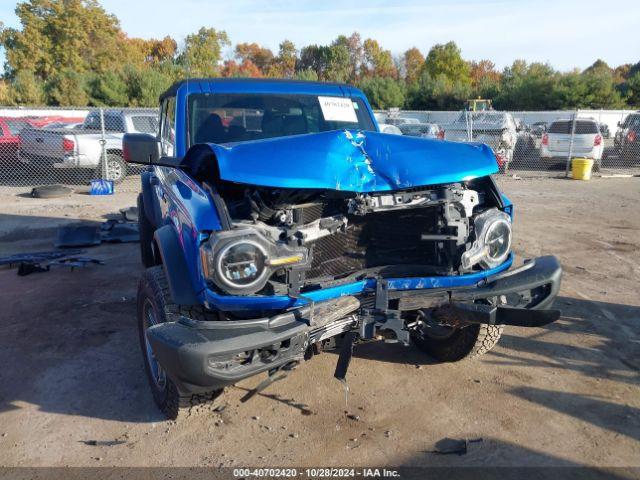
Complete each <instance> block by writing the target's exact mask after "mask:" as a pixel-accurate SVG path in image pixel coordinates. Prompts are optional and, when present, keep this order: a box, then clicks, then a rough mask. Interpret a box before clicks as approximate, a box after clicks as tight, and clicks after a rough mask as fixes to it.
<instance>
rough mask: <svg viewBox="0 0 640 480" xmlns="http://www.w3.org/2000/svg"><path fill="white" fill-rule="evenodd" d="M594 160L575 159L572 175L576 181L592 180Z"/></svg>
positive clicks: (572, 162) (572, 163) (572, 165)
mask: <svg viewBox="0 0 640 480" xmlns="http://www.w3.org/2000/svg"><path fill="white" fill-rule="evenodd" d="M592 168H593V160H591V159H590V158H574V159H573V160H571V173H572V174H573V179H574V180H590V179H591V169H592Z"/></svg>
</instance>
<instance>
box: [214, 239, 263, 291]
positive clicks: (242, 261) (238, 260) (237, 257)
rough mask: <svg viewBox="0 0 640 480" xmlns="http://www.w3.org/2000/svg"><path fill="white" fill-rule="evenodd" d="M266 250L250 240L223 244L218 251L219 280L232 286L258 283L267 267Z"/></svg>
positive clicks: (241, 286) (239, 287)
mask: <svg viewBox="0 0 640 480" xmlns="http://www.w3.org/2000/svg"><path fill="white" fill-rule="evenodd" d="M266 263H267V252H266V251H265V249H264V247H263V246H262V245H260V244H259V243H257V242H253V241H251V240H241V241H239V242H235V243H231V244H229V245H227V246H225V247H224V248H223V249H222V250H220V253H218V260H217V265H216V267H217V268H216V269H217V273H218V277H219V278H220V280H221V281H222V282H223V283H224V284H226V285H228V286H230V287H232V288H234V289H247V288H251V287H253V286H255V285H257V284H258V283H260V282H261V281H262V280H263V278H264V276H265V275H266V273H267V271H268V269H267V266H266Z"/></svg>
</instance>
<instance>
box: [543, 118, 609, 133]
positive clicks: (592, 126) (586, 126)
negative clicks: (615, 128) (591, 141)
mask: <svg viewBox="0 0 640 480" xmlns="http://www.w3.org/2000/svg"><path fill="white" fill-rule="evenodd" d="M572 129H573V121H572V120H562V121H559V122H553V123H552V124H551V126H550V127H549V133H562V134H571V130H572ZM593 133H598V125H597V124H596V122H592V121H588V120H586V121H585V120H578V121H577V122H576V134H577V135H584V134H593Z"/></svg>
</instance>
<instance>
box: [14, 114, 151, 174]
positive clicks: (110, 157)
mask: <svg viewBox="0 0 640 480" xmlns="http://www.w3.org/2000/svg"><path fill="white" fill-rule="evenodd" d="M103 122H104V138H103V133H102V125H103ZM157 128H158V120H157V114H156V113H155V112H153V111H149V112H143V111H123V110H105V111H104V112H103V118H101V115H100V111H99V110H96V111H92V112H90V113H89V114H88V115H87V116H86V118H85V120H84V123H83V124H82V125H81V126H80V128H79V129H77V130H74V131H69V130H68V129H64V128H61V129H41V128H34V127H32V128H25V129H24V130H22V132H21V133H20V149H19V152H18V156H19V159H20V161H21V162H22V163H25V164H29V165H34V166H37V167H44V168H51V167H53V168H72V169H85V170H89V171H91V173H92V175H93V176H94V177H95V178H106V179H108V180H113V181H114V182H115V183H119V182H121V181H122V180H124V178H125V177H126V175H127V165H126V164H125V162H124V160H123V158H122V136H123V135H124V134H125V133H130V132H144V133H150V134H155V133H156V131H157ZM103 140H104V142H105V143H104V148H105V150H106V155H105V153H104V152H103Z"/></svg>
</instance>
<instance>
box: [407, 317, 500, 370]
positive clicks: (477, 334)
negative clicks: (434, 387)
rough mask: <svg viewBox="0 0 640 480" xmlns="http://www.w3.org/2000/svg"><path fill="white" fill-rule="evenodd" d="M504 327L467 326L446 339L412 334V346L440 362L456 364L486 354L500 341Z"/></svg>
mask: <svg viewBox="0 0 640 480" xmlns="http://www.w3.org/2000/svg"><path fill="white" fill-rule="evenodd" d="M503 329H504V325H478V324H475V325H469V326H466V327H464V328H459V329H457V330H456V331H454V332H453V334H452V335H451V336H449V337H447V338H443V339H439V338H433V337H430V336H428V335H421V334H418V333H416V334H414V335H413V336H412V338H413V342H414V344H415V345H416V346H417V347H418V348H419V349H420V350H422V351H423V352H425V353H426V354H427V355H429V356H431V357H434V358H436V359H437V360H440V361H441V362H458V361H460V360H464V359H468V358H475V357H478V356H480V355H483V354H485V353H487V352H488V351H489V350H491V349H492V348H493V347H494V346H495V345H496V344H497V343H498V340H500V336H501V335H502V330H503Z"/></svg>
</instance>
